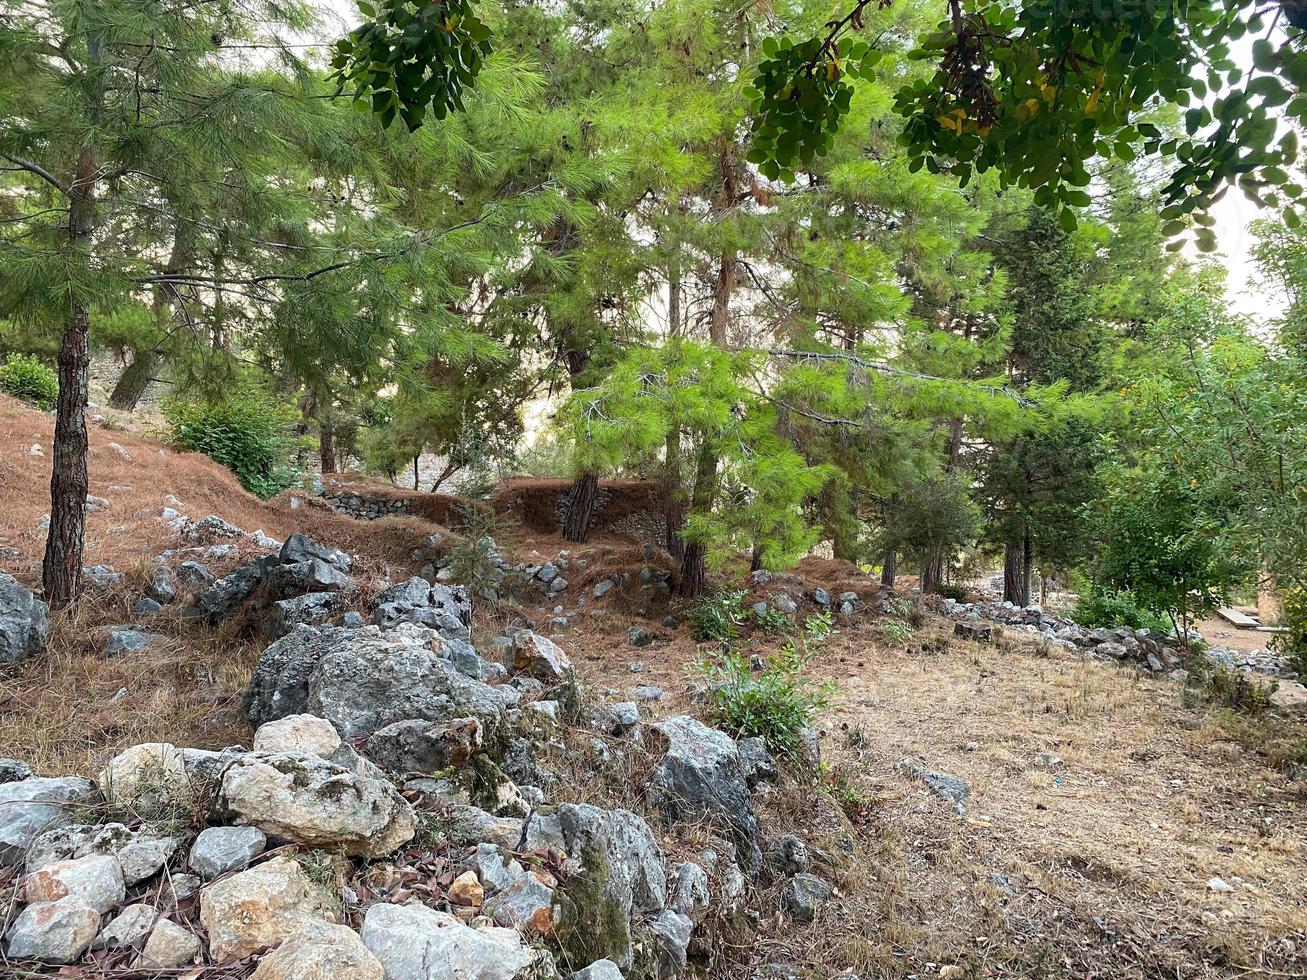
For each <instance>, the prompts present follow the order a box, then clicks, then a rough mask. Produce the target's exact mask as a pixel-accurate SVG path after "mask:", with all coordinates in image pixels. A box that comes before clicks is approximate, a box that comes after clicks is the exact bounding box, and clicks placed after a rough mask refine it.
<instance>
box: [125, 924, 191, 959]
mask: <svg viewBox="0 0 1307 980" xmlns="http://www.w3.org/2000/svg"><path fill="white" fill-rule="evenodd" d="M199 955H200V938H199V937H198V936H197V935H195V933H193V932H191V931H190V930H189V929H187V928H186V927H185V926H179V925H178V924H177V923H175V922H173V921H172V920H171V919H160V920H159V921H158V922H156V923H155V925H154V928H153V929H152V930H150V938H149V939H147V940H146V941H145V948H144V949H143V950H141V953H140V955H139V956H137V957H136V959H135V960H134V961H133V962H132V969H134V970H170V969H172V968H173V967H177V966H184V965H186V964H187V963H193V962H195V958H196V957H197V956H199Z"/></svg>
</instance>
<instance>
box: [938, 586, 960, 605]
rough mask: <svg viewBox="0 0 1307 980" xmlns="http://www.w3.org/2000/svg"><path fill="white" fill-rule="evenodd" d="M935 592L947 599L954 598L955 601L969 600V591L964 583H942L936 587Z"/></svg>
mask: <svg viewBox="0 0 1307 980" xmlns="http://www.w3.org/2000/svg"><path fill="white" fill-rule="evenodd" d="M935 592H936V593H938V594H939V595H941V596H943V597H944V598H945V599H952V600H953V601H954V602H966V601H967V595H968V592H967V589H966V587H965V586H962V585H944V584H941V585H938V586H936V587H935Z"/></svg>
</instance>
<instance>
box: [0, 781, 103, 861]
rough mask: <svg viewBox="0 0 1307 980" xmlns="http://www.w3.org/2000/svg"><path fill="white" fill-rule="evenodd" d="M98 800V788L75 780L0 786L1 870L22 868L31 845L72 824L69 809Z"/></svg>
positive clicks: (17, 783)
mask: <svg viewBox="0 0 1307 980" xmlns="http://www.w3.org/2000/svg"><path fill="white" fill-rule="evenodd" d="M96 796H97V793H96V789H95V784H94V783H93V782H91V781H90V780H89V779H81V778H79V777H76V776H63V777H59V778H48V777H32V778H30V779H20V780H18V781H16V782H11V783H3V784H0V866H3V865H13V864H21V863H22V862H23V860H24V858H23V855H24V853H25V852H26V850H27V848H28V846H29V845H30V844H31V843H32V841H34V840H35V839H36V838H37V837H38V836H39V835H40V834H42V833H43V832H45V831H48V830H51V829H53V828H55V827H58V826H60V825H62V824H65V823H68V822H69V820H70V816H69V812H68V810H69V807H70V806H73V805H76V804H79V803H90V802H92V801H93V800H94V799H95V798H96Z"/></svg>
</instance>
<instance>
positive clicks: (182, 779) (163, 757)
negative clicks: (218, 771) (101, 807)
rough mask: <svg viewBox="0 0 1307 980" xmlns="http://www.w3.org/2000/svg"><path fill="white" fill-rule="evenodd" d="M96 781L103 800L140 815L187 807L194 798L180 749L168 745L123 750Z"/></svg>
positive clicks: (141, 746) (194, 792)
mask: <svg viewBox="0 0 1307 980" xmlns="http://www.w3.org/2000/svg"><path fill="white" fill-rule="evenodd" d="M98 781H99V783H100V791H101V792H102V793H104V798H105V799H106V800H108V801H109V802H110V803H111V804H114V805H116V806H119V807H121V808H124V809H127V810H130V811H131V812H132V813H134V814H137V815H140V816H152V815H156V814H160V813H165V812H167V811H169V810H173V809H176V808H184V807H188V806H189V805H190V804H191V803H192V802H193V801H194V799H195V798H196V789H197V787H196V785H195V784H194V782H193V781H192V779H191V775H190V773H189V772H188V771H187V769H186V762H185V757H184V755H183V753H182V750H181V749H179V748H177V746H175V745H172V744H171V743H169V742H145V743H143V744H141V745H133V746H131V747H130V748H127V749H124V750H123V751H122V752H119V753H118V754H117V755H116V756H114V757H113V758H112V759H110V760H109V764H108V765H107V766H105V768H104V769H103V770H102V771H101V772H100V775H99V780H98Z"/></svg>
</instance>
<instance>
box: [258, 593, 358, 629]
mask: <svg viewBox="0 0 1307 980" xmlns="http://www.w3.org/2000/svg"><path fill="white" fill-rule="evenodd" d="M344 605H345V599H344V597H343V596H342V595H341V594H340V593H339V592H309V593H307V594H306V595H300V596H295V597H294V598H291V599H279V600H277V601H276V602H274V603H273V604H272V607H271V608H270V609H269V611H268V616H267V618H266V619H264V621H263V624H262V629H263V633H264V635H265V636H268V637H270V638H272V639H274V640H277V639H280V638H281V637H283V636H285V635H286V634H287V633H289V632H290V631H291V630H293V629H294V628H295V627H296V626H298V625H300V624H301V623H320V622H322V621H324V620H327V619H330V618H331V617H332V616H334V615H335V614H336V613H338V612H339V611H340V610H341V609H342V608H343V607H344Z"/></svg>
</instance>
